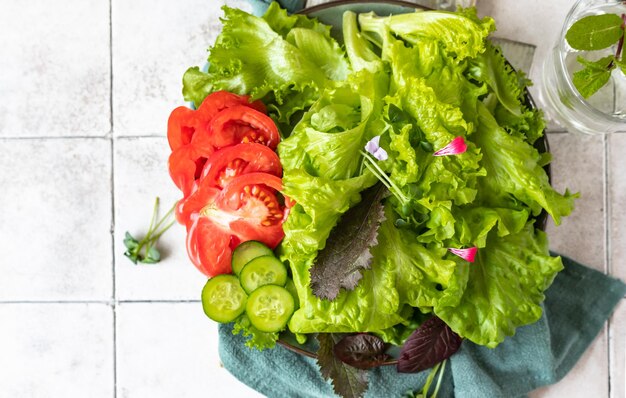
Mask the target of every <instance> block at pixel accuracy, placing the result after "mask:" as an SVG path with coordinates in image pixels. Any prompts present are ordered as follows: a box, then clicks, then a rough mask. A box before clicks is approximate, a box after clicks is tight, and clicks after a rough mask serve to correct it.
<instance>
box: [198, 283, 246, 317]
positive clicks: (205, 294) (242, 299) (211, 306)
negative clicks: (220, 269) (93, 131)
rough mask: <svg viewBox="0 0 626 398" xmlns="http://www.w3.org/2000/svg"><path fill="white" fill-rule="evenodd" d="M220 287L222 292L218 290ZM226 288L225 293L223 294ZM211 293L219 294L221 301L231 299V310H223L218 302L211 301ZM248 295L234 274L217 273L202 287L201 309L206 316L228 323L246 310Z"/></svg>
mask: <svg viewBox="0 0 626 398" xmlns="http://www.w3.org/2000/svg"><path fill="white" fill-rule="evenodd" d="M220 289H221V290H222V292H220ZM224 290H226V291H227V292H226V293H227V294H224ZM212 294H217V295H218V296H220V299H221V300H218V301H221V302H222V303H224V302H225V301H227V300H229V299H231V302H230V304H231V307H232V308H233V309H232V310H224V309H223V308H219V307H218V306H219V304H220V303H216V302H213V301H211V296H212ZM247 301H248V295H247V294H246V292H245V290H244V289H243V288H242V287H241V284H240V283H239V279H237V277H236V276H234V275H230V274H228V275H218V276H215V277H213V278H211V279H209V280H208V281H207V283H206V284H205V285H204V288H203V289H202V309H203V310H204V313H205V314H206V316H208V317H209V318H211V319H212V320H214V321H215V322H220V323H228V322H232V321H234V320H235V319H237V317H239V316H240V315H241V314H243V313H244V311H245V310H246V304H247Z"/></svg>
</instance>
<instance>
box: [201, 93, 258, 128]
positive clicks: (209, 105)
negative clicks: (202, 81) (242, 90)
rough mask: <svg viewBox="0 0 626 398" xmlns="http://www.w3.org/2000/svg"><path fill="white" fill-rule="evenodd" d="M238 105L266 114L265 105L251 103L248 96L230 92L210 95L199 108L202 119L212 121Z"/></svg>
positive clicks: (256, 102)
mask: <svg viewBox="0 0 626 398" xmlns="http://www.w3.org/2000/svg"><path fill="white" fill-rule="evenodd" d="M237 105H245V106H248V107H250V108H252V109H255V110H257V111H259V112H262V113H265V112H266V109H265V105H263V103H262V102H261V101H254V102H250V97H249V96H247V95H237V94H234V93H231V92H228V91H216V92H214V93H211V94H209V95H208V96H207V97H206V98H205V99H204V101H202V103H201V104H200V106H199V107H198V113H199V114H200V115H201V118H202V119H203V120H206V121H211V119H213V118H214V117H215V115H217V114H218V113H219V112H220V111H222V110H224V109H226V108H230V107H233V106H237Z"/></svg>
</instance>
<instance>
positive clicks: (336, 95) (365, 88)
mask: <svg viewBox="0 0 626 398" xmlns="http://www.w3.org/2000/svg"><path fill="white" fill-rule="evenodd" d="M366 82H367V84H365V83H366ZM386 82H387V80H386V78H385V77H382V78H380V77H379V76H378V75H376V74H372V73H369V72H368V71H366V70H364V71H361V72H359V73H357V74H353V75H352V76H351V77H350V79H349V80H347V81H346V82H345V83H344V84H341V85H340V86H338V87H333V88H328V89H326V90H324V92H323V93H322V95H321V97H320V98H319V99H318V100H317V101H316V102H315V104H313V105H312V106H311V108H310V109H309V110H308V111H307V112H306V113H305V114H304V115H303V117H302V119H301V120H300V122H299V123H298V124H297V125H296V126H295V127H294V129H293V131H292V133H291V135H290V137H289V138H288V139H286V140H284V141H283V142H281V143H280V145H279V147H278V153H279V155H280V158H281V161H282V164H283V168H284V169H286V170H289V169H301V168H302V169H304V170H306V171H307V172H308V173H309V174H311V175H313V176H319V177H324V178H330V179H333V180H340V179H347V178H350V177H353V176H355V175H357V173H358V172H359V170H360V168H361V158H362V156H361V154H360V153H361V151H362V150H363V147H364V145H365V143H366V142H367V139H368V138H370V137H372V136H373V135H375V134H376V133H377V132H378V131H379V129H380V126H381V123H382V121H381V120H380V119H381V110H382V97H383V96H384V94H385V93H386Z"/></svg>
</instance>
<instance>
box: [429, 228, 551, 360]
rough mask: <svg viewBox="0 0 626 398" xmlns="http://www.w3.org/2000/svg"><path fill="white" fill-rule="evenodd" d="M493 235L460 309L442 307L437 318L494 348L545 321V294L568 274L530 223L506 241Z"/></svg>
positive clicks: (473, 266)
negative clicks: (561, 275) (521, 328)
mask: <svg viewBox="0 0 626 398" xmlns="http://www.w3.org/2000/svg"><path fill="white" fill-rule="evenodd" d="M494 232H495V231H492V232H491V233H490V234H489V236H488V238H487V245H486V246H485V247H484V248H482V249H480V250H478V254H477V257H476V261H475V262H474V263H473V264H470V265H469V266H468V267H469V279H468V282H467V287H466V289H465V291H464V292H463V294H462V298H461V301H460V303H459V304H458V305H457V306H448V305H445V304H442V303H439V304H438V305H436V306H435V308H434V312H435V314H436V315H437V316H438V317H439V318H441V319H442V320H443V321H444V322H445V323H446V324H448V326H450V328H451V329H452V330H454V331H455V332H456V333H458V334H459V335H460V336H462V337H464V338H467V339H469V340H471V341H472V342H474V343H476V344H480V345H485V346H487V347H491V348H493V347H495V346H497V345H498V344H499V343H500V342H502V341H503V340H504V338H505V337H506V336H511V335H513V334H514V333H515V329H516V328H517V327H519V326H522V325H527V324H530V323H533V322H536V321H537V320H538V319H539V318H540V317H541V313H542V310H541V306H540V304H541V302H542V301H543V300H544V298H545V296H544V291H545V290H546V289H547V288H548V287H549V286H550V285H551V284H552V281H553V280H554V277H555V276H556V274H557V273H558V272H559V271H560V270H561V269H563V265H562V263H561V258H560V257H551V256H550V253H549V252H548V240H547V238H546V234H545V233H544V232H542V231H535V229H534V227H533V225H532V223H528V224H527V225H526V226H525V227H524V228H523V229H522V230H521V231H519V232H517V233H513V234H509V235H506V236H504V237H499V236H497V234H496V233H494Z"/></svg>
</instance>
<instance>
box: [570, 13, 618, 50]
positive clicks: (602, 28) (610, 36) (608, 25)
mask: <svg viewBox="0 0 626 398" xmlns="http://www.w3.org/2000/svg"><path fill="white" fill-rule="evenodd" d="M623 35H624V29H623V27H622V18H620V17H619V16H618V15H616V14H602V15H590V16H588V17H584V18H581V19H579V20H578V21H576V22H575V23H574V24H573V25H572V26H571V27H570V28H569V30H568V31H567V33H566V34H565V39H566V40H567V43H568V44H569V45H570V46H572V48H574V49H576V50H586V51H591V50H602V49H603V48H608V47H610V46H612V45H613V44H615V43H617V41H618V40H620V39H621V38H622V36H623Z"/></svg>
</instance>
